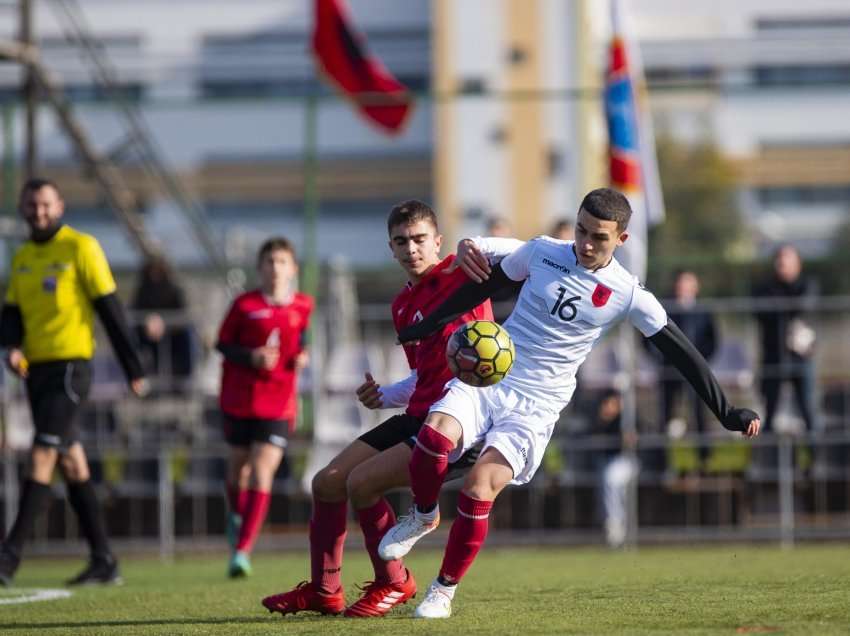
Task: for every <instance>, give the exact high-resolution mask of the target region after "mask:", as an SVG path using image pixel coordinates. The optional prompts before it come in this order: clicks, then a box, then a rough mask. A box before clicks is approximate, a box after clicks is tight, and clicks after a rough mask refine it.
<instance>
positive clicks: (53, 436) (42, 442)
mask: <svg viewBox="0 0 850 636" xmlns="http://www.w3.org/2000/svg"><path fill="white" fill-rule="evenodd" d="M26 386H27V397H28V398H29V403H30V409H31V410H32V421H33V426H35V439H34V440H33V444H34V445H35V446H46V447H48V448H56V449H59V450H60V451H64V450H67V449H68V448H69V447H70V446H71V445H72V444H74V443H75V442H78V441H79V439H80V431H79V428H78V427H77V416H78V414H79V411H80V407H81V406H82V405H83V404H84V403H85V401H86V399H87V398H88V396H89V389H90V388H91V364H90V363H89V361H88V360H53V361H51V362H35V363H33V364H31V365H30V367H29V375H28V376H27V381H26Z"/></svg>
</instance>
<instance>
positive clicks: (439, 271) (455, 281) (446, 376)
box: [392, 254, 493, 417]
mask: <svg viewBox="0 0 850 636" xmlns="http://www.w3.org/2000/svg"><path fill="white" fill-rule="evenodd" d="M454 260H455V257H454V254H452V255H450V256H447V257H446V258H444V259H443V260H442V261H440V262H439V263H438V264H437V266H436V267H434V269H432V270H431V271H430V272H428V273H427V274H426V275H425V277H424V278H423V279H422V280H420V281H419V282H418V283H416V284H415V285H413V284H411V283H408V284H407V285H406V286H405V288H404V289H402V290H401V292H399V294H398V296H396V298H395V300H394V301H393V305H392V312H393V323H394V324H395V328H396V331H399V330H401V329H402V328H404V327H407V326H409V325H412V324H413V323H415V322H419V321H420V320H422V318H424V317H425V316H427V315H428V314H429V313H431V312H432V311H434V309H436V308H437V307H438V306H439V305H440V304H441V303H442V302H443V301H444V300H445V299H446V297H447V296H448V295H449V294H451V293H453V292H454V291H455V290H456V289H457V288H458V287H460V286H461V285H464V284H466V283H468V282H469V278H468V277H467V276H466V274H464V273H463V270H461V269H459V268H458V269H455V270H453V271H451V272H447V271H446V270H447V269H448V268H449V267H450V266H451V265H452V263H454ZM471 320H493V309H492V307H491V306H490V301H489V300H485V301H484V302H483V303H481V304H480V305H478V306H477V307H476V308H475V309H473V310H472V311H468V312H466V313H465V314H462V315H461V316H459V317H458V318H457V320H455V321H454V322H452V323H450V324H448V325H446V326H445V327H443V329H442V331H438V332H437V333H434V334H431V335H430V336H428V337H427V338H426V339H425V340H422V341H420V342H419V343H418V344H415V345H414V344H406V345H404V352H405V354H407V363H408V364H409V365H410V368H411V369H416V376H417V377H416V388H415V389H414V391H413V395H411V396H410V400H409V401H408V403H407V413H408V414H410V415H413V416H414V417H425V415H427V414H428V409H429V408H430V407H431V405H432V404H433V403H434V402H436V401H437V400H438V399H440V397H442V395H443V387H444V386H445V385H446V382H448V381H449V380H451V379H452V377H453V376H452V374H451V371H449V367H448V363H447V362H446V343H447V342H448V340H449V336H451V335H452V333H453V332H454V330H455V329H457V328H458V327H459V326H460V325H462V324H464V323H467V322H470V321H471Z"/></svg>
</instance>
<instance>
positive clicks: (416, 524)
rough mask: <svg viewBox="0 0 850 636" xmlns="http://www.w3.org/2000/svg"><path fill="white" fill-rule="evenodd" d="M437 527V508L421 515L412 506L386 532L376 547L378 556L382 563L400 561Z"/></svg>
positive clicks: (438, 518) (438, 513)
mask: <svg viewBox="0 0 850 636" xmlns="http://www.w3.org/2000/svg"><path fill="white" fill-rule="evenodd" d="M438 525H440V507H439V506H437V507H436V508H434V510H432V511H431V512H428V513H421V512H419V511H418V510H416V506H414V507H413V508H411V509H410V513H409V514H407V515H405V516H403V517H401V518H400V519H399V520H398V522H397V523H396V524H395V525H394V526H393V527H392V528H390V529H389V530H388V531H387V533H386V534H385V535H384V538H383V539H381V543H380V544H379V545H378V554H380V555H381V558H382V559H383V560H384V561H394V560H396V559H400V558H402V557H403V556H404V555H405V554H407V553H408V552H410V550H411V548H412V547H413V546H414V545H416V542H417V541H419V539H421V538H422V537H424V536H425V535H426V534H428V533H430V532H434V530H436V529H437V526H438Z"/></svg>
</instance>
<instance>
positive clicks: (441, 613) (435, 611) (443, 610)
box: [413, 579, 457, 618]
mask: <svg viewBox="0 0 850 636" xmlns="http://www.w3.org/2000/svg"><path fill="white" fill-rule="evenodd" d="M455 589H457V586H456V585H442V584H441V583H440V582H439V581H437V580H436V579H435V580H434V581H433V582H432V583H431V585H430V587H429V588H428V593H427V594H426V595H425V600H424V601H422V602H421V603H420V604H419V607H417V608H416V611H415V612H413V616H414V617H415V618H448V617H449V616H451V615H452V598H454V595H455Z"/></svg>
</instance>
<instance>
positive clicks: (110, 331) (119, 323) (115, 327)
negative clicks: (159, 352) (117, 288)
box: [92, 292, 145, 393]
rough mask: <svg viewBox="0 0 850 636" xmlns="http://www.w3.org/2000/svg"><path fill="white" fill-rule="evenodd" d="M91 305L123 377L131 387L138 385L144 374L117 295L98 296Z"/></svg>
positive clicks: (134, 388)
mask: <svg viewBox="0 0 850 636" xmlns="http://www.w3.org/2000/svg"><path fill="white" fill-rule="evenodd" d="M92 305H94V310H95V311H96V312H97V315H98V318H100V321H101V323H103V326H104V328H105V329H106V335H107V336H108V337H109V342H110V343H111V344H112V348H113V350H114V351H115V355H116V356H117V357H118V361H119V362H120V363H121V368H122V369H124V375H126V376H127V380H128V381H129V382H130V383H131V385H134V384H135V383H138V382H139V381H141V380H142V379H143V378H144V377H145V372H144V369H142V361H141V360H139V355H138V353H136V348H135V346H134V345H133V337H132V336H131V335H130V327H129V326H128V325H127V318H126V317H125V315H124V310H123V308H122V307H121V303H120V302H119V300H118V297H117V295H116V294H115V292H113V293H111V294H106V295H104V296H100V297H99V298H95V299H94V301H92ZM133 390H134V391H136V387H135V386H133ZM136 392H137V393H138V392H139V391H136Z"/></svg>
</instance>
